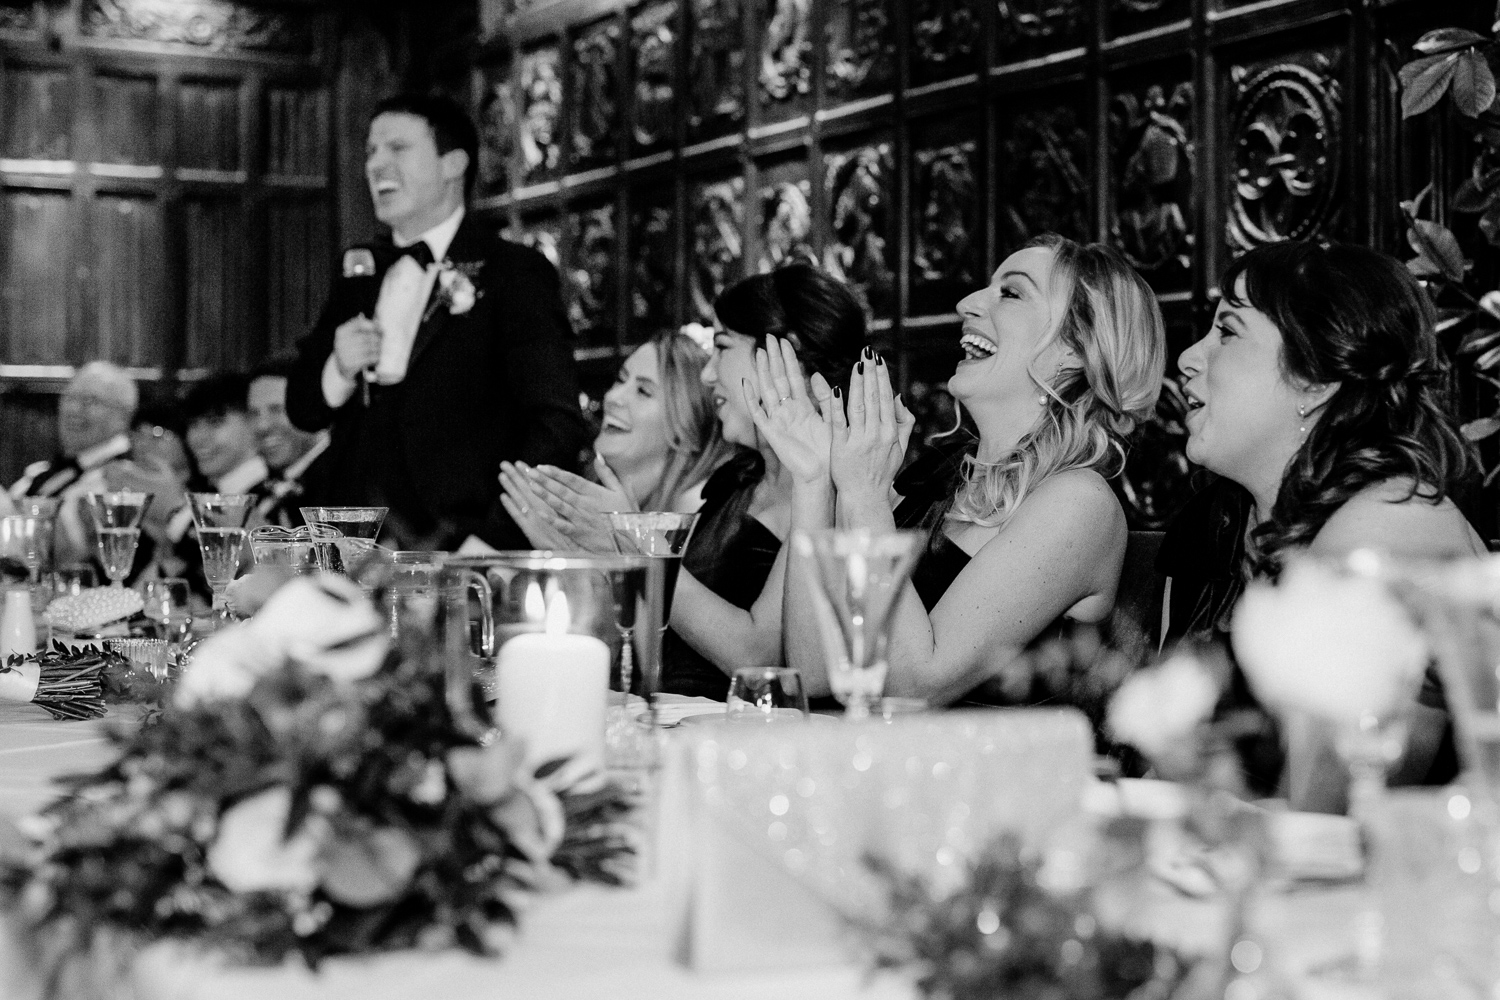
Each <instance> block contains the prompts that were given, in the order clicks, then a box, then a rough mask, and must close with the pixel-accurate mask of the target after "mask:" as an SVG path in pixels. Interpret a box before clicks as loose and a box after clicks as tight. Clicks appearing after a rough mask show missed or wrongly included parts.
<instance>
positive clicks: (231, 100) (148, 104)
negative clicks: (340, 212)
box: [0, 0, 335, 483]
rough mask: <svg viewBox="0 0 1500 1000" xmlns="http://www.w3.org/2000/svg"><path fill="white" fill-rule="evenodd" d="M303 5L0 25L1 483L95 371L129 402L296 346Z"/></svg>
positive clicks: (308, 184)
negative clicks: (61, 397) (66, 394)
mask: <svg viewBox="0 0 1500 1000" xmlns="http://www.w3.org/2000/svg"><path fill="white" fill-rule="evenodd" d="M330 24H331V21H330V15H329V14H328V13H327V12H326V11H325V10H324V9H322V8H320V7H319V6H318V5H316V4H312V3H309V4H302V5H296V6H288V5H279V6H274V7H273V6H270V5H260V6H251V5H247V4H244V3H238V2H230V0H72V2H63V0H57V2H47V3H35V4H26V5H19V4H9V5H6V6H3V7H0V101H3V103H0V231H3V233H4V235H3V237H0V424H3V426H4V427H5V428H6V429H7V430H9V429H11V428H17V427H21V426H26V427H28V428H31V429H33V430H35V429H38V428H42V429H43V430H42V432H39V433H34V434H33V433H27V434H25V435H20V436H16V435H0V437H3V438H4V441H3V443H0V481H3V482H4V483H9V482H10V481H11V480H12V479H13V478H14V476H15V475H16V473H17V470H18V469H19V467H20V466H21V465H23V464H24V463H25V462H26V461H30V460H34V459H35V458H38V457H44V456H46V455H47V454H49V453H50V449H51V447H52V436H51V435H52V430H51V424H50V421H48V420H47V419H46V415H47V414H49V413H50V412H51V410H52V407H53V405H54V401H53V399H52V398H51V397H52V396H53V395H54V394H55V393H56V392H57V390H58V389H59V387H60V386H61V384H62V381H63V380H64V379H65V378H66V377H67V375H68V373H69V371H70V369H71V367H72V366H76V365H79V364H81V363H83V362H86V361H88V360H91V359H94V358H106V359H109V360H112V361H116V362H119V363H120V364H123V365H125V366H127V367H129V368H132V369H134V370H135V374H136V375H137V376H138V377H139V378H140V379H141V380H142V384H143V386H144V387H145V388H146V390H147V395H148V396H149V395H151V394H152V393H164V392H167V391H169V390H170V388H171V386H172V383H173V382H175V381H176V380H178V379H180V378H183V377H193V376H194V374H195V373H197V372H201V371H204V370H208V369H217V368H230V369H245V368H247V367H249V366H251V365H253V364H255V363H257V362H259V361H260V360H262V359H264V358H265V357H266V356H267V355H268V354H269V353H271V352H273V351H275V350H277V349H280V348H282V347H285V346H288V345H289V344H290V343H291V341H292V340H293V339H294V338H295V337H297V336H299V335H300V334H301V333H303V332H304V331H305V330H306V329H307V327H308V325H309V324H310V322H311V320H312V319H313V318H314V316H315V311H316V310H317V309H319V308H320V307H321V304H322V298H323V296H324V295H325V294H326V288H327V278H328V267H329V264H328V261H329V259H330V257H331V256H332V253H333V250H334V249H335V247H334V231H333V225H334V215H335V213H334V211H333V205H332V199H333V195H334V185H333V183H332V170H333V163H332V155H331V152H332V149H331V142H332V123H331V111H332V109H331V106H330V104H331V92H332V91H331V76H330V74H329V72H328V69H327V66H326V65H325V56H324V55H323V49H325V48H326V45H324V42H323V41H321V40H323V39H325V37H326V35H327V30H328V28H329V25H330Z"/></svg>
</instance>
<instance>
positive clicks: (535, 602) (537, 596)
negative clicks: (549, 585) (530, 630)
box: [524, 580, 547, 622]
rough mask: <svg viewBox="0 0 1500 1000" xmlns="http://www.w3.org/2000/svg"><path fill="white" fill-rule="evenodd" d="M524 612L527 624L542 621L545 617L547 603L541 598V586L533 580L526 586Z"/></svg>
mask: <svg viewBox="0 0 1500 1000" xmlns="http://www.w3.org/2000/svg"><path fill="white" fill-rule="evenodd" d="M524 610H525V612H526V620H527V621H529V622H539V621H543V620H545V619H546V617H547V602H546V600H545V599H544V598H543V597H542V587H541V584H539V583H537V582H536V581H535V580H532V581H531V582H530V583H528V584H527V585H526V602H525V605H524Z"/></svg>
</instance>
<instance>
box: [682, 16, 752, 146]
mask: <svg viewBox="0 0 1500 1000" xmlns="http://www.w3.org/2000/svg"><path fill="white" fill-rule="evenodd" d="M691 2H692V7H691V9H690V10H689V12H688V14H689V17H690V18H691V20H692V26H691V28H690V29H689V31H690V35H689V38H690V39H691V42H690V45H689V48H688V85H687V86H688V95H687V96H688V102H687V103H688V109H687V115H688V122H687V124H688V134H689V135H690V136H692V137H694V138H702V137H704V136H707V135H712V134H717V133H718V132H724V131H729V130H731V129H733V128H735V127H736V126H737V125H738V124H739V122H740V121H741V120H742V119H743V118H744V117H745V100H744V86H745V83H744V80H745V75H744V74H745V49H744V39H743V37H742V30H743V29H742V25H741V15H742V8H741V4H740V0H691Z"/></svg>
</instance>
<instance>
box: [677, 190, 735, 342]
mask: <svg viewBox="0 0 1500 1000" xmlns="http://www.w3.org/2000/svg"><path fill="white" fill-rule="evenodd" d="M688 200H689V205H690V206H691V212H692V226H693V231H692V241H693V242H692V250H691V257H690V261H691V265H690V266H691V271H690V274H689V276H688V287H689V291H690V293H691V295H692V306H691V312H692V315H693V317H694V318H696V319H698V320H700V321H702V322H705V323H712V322H713V315H714V311H713V306H714V300H715V299H717V298H718V297H719V293H720V292H722V291H723V290H724V289H725V287H727V286H728V285H729V284H731V283H732V282H733V281H734V280H735V279H737V278H738V277H739V276H740V271H741V268H742V266H743V258H744V255H745V248H744V245H743V242H742V240H741V237H740V234H741V232H743V230H744V224H745V178H743V177H730V178H728V179H725V180H721V181H710V182H707V183H703V184H697V185H694V186H693V188H692V189H691V192H690V193H689V196H688Z"/></svg>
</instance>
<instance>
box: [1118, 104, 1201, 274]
mask: <svg viewBox="0 0 1500 1000" xmlns="http://www.w3.org/2000/svg"><path fill="white" fill-rule="evenodd" d="M1192 123H1193V85H1192V84H1191V83H1188V82H1183V83H1178V84H1177V85H1176V86H1175V87H1173V88H1172V90H1171V96H1170V97H1168V96H1167V91H1166V89H1165V88H1164V87H1162V86H1161V85H1159V84H1152V85H1150V86H1148V87H1146V88H1145V91H1144V93H1142V94H1140V95H1137V94H1136V93H1133V92H1130V91H1126V92H1123V93H1119V94H1116V95H1115V98H1114V100H1113V102H1111V105H1110V112H1109V125H1110V139H1111V147H1112V151H1113V155H1114V191H1115V216H1114V220H1113V222H1112V230H1113V237H1114V242H1115V244H1116V245H1117V246H1119V247H1120V249H1121V250H1122V251H1124V253H1125V256H1126V257H1127V258H1129V260H1130V262H1131V263H1132V264H1134V265H1135V266H1136V267H1137V268H1138V269H1140V270H1141V271H1143V272H1145V273H1146V274H1147V276H1148V277H1152V276H1154V275H1157V274H1159V273H1161V272H1164V271H1167V270H1171V271H1173V272H1175V273H1177V274H1181V275H1185V274H1186V273H1187V272H1188V270H1189V269H1190V268H1191V267H1192V246H1193V232H1192V224H1191V219H1192V217H1193V208H1192V197H1193V155H1194V154H1193V139H1192V132H1191V129H1192Z"/></svg>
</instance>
